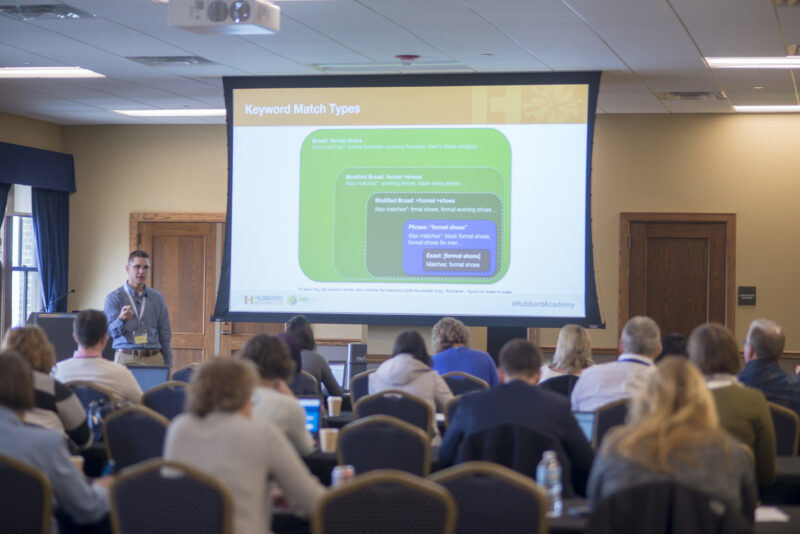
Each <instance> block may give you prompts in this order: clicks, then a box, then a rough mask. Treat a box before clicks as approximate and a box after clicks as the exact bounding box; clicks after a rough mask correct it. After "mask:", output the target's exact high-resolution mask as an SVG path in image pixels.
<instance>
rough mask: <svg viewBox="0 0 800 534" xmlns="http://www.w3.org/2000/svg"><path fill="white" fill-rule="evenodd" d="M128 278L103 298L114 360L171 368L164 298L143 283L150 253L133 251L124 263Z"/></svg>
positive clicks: (169, 336)
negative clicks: (114, 351)
mask: <svg viewBox="0 0 800 534" xmlns="http://www.w3.org/2000/svg"><path fill="white" fill-rule="evenodd" d="M125 272H126V273H128V280H127V282H125V283H124V284H122V287H118V288H117V289H115V290H114V291H112V292H111V293H109V294H108V296H107V297H106V304H105V314H106V317H107V318H108V334H109V335H110V336H111V338H112V339H113V341H112V344H111V346H112V347H113V348H114V349H116V354H115V355H114V361H115V362H117V363H122V364H125V363H128V362H136V363H139V364H142V365H166V366H167V367H172V346H171V345H170V341H171V340H172V330H171V329H170V326H169V315H168V313H167V305H166V303H165V302H164V297H163V296H162V295H161V293H159V292H158V291H156V290H155V289H153V288H151V287H146V286H145V280H146V279H147V275H148V273H149V272H150V256H149V255H148V254H147V252H145V251H143V250H134V251H133V252H131V254H130V256H128V264H127V265H126V266H125Z"/></svg>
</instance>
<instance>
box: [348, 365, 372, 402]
mask: <svg viewBox="0 0 800 534" xmlns="http://www.w3.org/2000/svg"><path fill="white" fill-rule="evenodd" d="M374 372H375V369H370V370H369V371H364V372H363V373H358V374H357V375H355V376H354V377H353V378H351V379H350V402H352V405H353V406H355V405H356V403H357V402H358V399H360V398H361V397H366V396H367V395H369V375H370V374H372V373H374Z"/></svg>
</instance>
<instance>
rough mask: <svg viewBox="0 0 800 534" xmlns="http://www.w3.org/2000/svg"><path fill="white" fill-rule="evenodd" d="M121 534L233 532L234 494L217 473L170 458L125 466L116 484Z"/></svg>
mask: <svg viewBox="0 0 800 534" xmlns="http://www.w3.org/2000/svg"><path fill="white" fill-rule="evenodd" d="M111 525H112V528H113V530H114V533H115V534H141V533H143V532H147V534H173V533H175V532H191V533H192V534H231V533H232V531H233V499H232V498H231V494H230V492H229V490H228V489H227V488H226V487H225V486H224V485H223V484H222V483H221V482H220V481H219V480H217V479H216V478H215V477H212V476H211V475H208V474H206V473H203V472H202V471H200V470H198V469H195V468H193V467H191V466H188V465H185V464H182V463H180V462H174V461H169V460H160V459H155V460H149V461H147V462H145V463H143V464H139V465H136V466H133V467H129V468H128V469H125V470H124V471H122V472H121V473H120V474H119V475H117V477H116V478H115V480H114V483H113V484H112V486H111Z"/></svg>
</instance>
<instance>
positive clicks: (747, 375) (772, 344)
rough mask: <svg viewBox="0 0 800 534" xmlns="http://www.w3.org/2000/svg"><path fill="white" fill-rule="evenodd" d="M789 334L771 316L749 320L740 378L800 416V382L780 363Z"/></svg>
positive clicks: (769, 398) (770, 399)
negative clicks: (785, 333)
mask: <svg viewBox="0 0 800 534" xmlns="http://www.w3.org/2000/svg"><path fill="white" fill-rule="evenodd" d="M785 344H786V336H785V335H784V333H783V327H782V326H781V325H779V324H778V323H776V322H774V321H770V320H768V319H756V320H755V321H753V322H752V323H750V330H749V331H748V332H747V339H746V340H745V342H744V361H745V362H746V363H745V365H744V369H742V371H741V372H740V373H739V380H740V381H741V382H742V383H743V384H746V385H748V386H750V387H753V388H756V389H757V390H759V391H760V392H761V393H763V394H764V396H765V397H767V400H768V401H771V402H774V403H775V404H780V405H781V406H785V407H787V408H789V409H790V410H794V411H795V413H797V415H799V416H800V383H798V382H797V381H796V378H795V377H791V378H790V377H789V376H788V375H787V374H786V373H785V372H784V371H783V369H781V366H780V364H779V363H778V361H779V359H780V357H781V354H783V347H784V345H785Z"/></svg>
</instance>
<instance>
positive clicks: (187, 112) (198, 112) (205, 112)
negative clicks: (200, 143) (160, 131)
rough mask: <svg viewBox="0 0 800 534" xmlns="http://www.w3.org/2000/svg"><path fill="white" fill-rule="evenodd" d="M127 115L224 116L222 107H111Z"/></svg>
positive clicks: (116, 111) (115, 111) (114, 110)
mask: <svg viewBox="0 0 800 534" xmlns="http://www.w3.org/2000/svg"><path fill="white" fill-rule="evenodd" d="M111 111H113V112H114V113H119V114H120V115H128V116H129V117H224V116H225V108H222V109H112V110H111Z"/></svg>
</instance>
